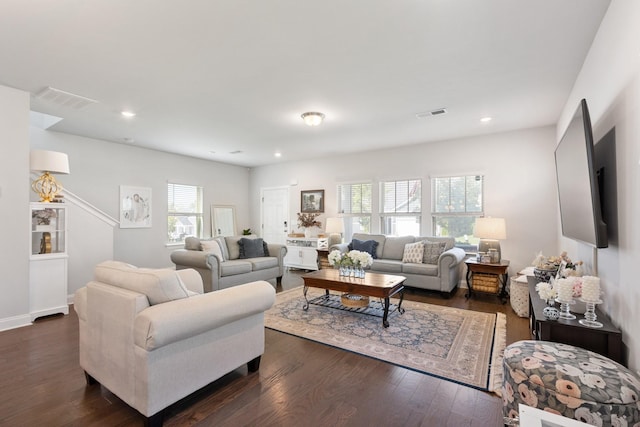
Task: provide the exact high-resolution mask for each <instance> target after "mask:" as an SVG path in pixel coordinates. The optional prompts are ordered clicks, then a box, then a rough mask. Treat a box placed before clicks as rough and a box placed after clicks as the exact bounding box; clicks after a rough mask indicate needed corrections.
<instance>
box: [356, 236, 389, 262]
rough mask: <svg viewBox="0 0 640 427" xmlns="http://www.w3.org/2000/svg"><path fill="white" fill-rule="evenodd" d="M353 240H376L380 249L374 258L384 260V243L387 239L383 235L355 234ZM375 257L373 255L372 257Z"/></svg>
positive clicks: (377, 249)
mask: <svg viewBox="0 0 640 427" xmlns="http://www.w3.org/2000/svg"><path fill="white" fill-rule="evenodd" d="M351 239H352V240H353V239H358V240H362V241H365V240H375V241H376V242H378V247H377V248H376V256H375V257H374V258H382V251H383V250H384V242H385V241H386V240H387V238H386V237H385V236H384V235H382V234H367V233H353V236H352V237H351ZM371 256H372V257H373V255H371Z"/></svg>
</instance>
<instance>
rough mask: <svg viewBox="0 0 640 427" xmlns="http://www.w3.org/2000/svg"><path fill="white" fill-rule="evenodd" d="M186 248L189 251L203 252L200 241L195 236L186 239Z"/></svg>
mask: <svg viewBox="0 0 640 427" xmlns="http://www.w3.org/2000/svg"><path fill="white" fill-rule="evenodd" d="M184 248H185V249H187V250H189V251H201V250H202V247H201V246H200V239H198V238H197V237H194V236H189V237H187V238H185V239H184Z"/></svg>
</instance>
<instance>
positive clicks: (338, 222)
mask: <svg viewBox="0 0 640 427" xmlns="http://www.w3.org/2000/svg"><path fill="white" fill-rule="evenodd" d="M325 232H326V233H327V234H333V233H343V232H344V222H343V221H342V218H327V228H326V230H325Z"/></svg>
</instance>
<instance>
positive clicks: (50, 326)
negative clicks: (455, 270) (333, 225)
mask: <svg viewBox="0 0 640 427" xmlns="http://www.w3.org/2000/svg"><path fill="white" fill-rule="evenodd" d="M299 275H300V272H296V271H291V272H288V273H287V274H286V275H285V278H284V280H283V285H282V287H283V288H284V289H290V288H293V287H296V286H300V285H301V284H302V281H301V279H300V277H299ZM279 290H281V289H279ZM464 293H465V289H458V291H457V292H456V294H455V295H454V296H453V297H452V298H450V299H444V298H442V297H441V296H440V295H439V294H437V293H430V292H425V291H408V292H406V294H405V298H406V299H408V300H413V301H422V302H428V303H431V304H439V305H448V306H453V307H458V308H466V309H470V310H476V311H487V312H496V311H500V312H504V313H505V314H506V315H507V342H508V343H510V342H514V341H518V340H521V339H528V338H529V333H528V326H529V325H528V320H527V319H522V318H519V317H517V316H516V315H515V314H514V313H513V310H511V307H510V306H509V304H508V303H507V304H505V305H502V304H500V302H499V300H498V298H497V297H493V296H490V295H478V296H474V299H472V300H470V301H467V300H466V299H465V298H464ZM265 344H266V349H265V354H264V356H263V357H262V363H261V366H260V370H259V371H258V372H257V373H254V374H248V372H247V368H246V366H245V367H242V368H239V369H237V370H235V371H233V372H231V373H229V374H228V375H226V376H224V377H223V378H221V379H219V380H218V381H216V382H214V383H212V384H210V385H209V386H207V387H205V388H204V389H202V390H199V391H198V392H196V393H194V394H193V395H191V396H189V397H187V398H185V399H184V400H183V401H181V402H178V403H177V404H175V405H173V406H171V407H170V408H169V409H168V410H167V412H166V414H165V423H164V424H165V425H166V426H212V425H215V426H300V425H307V426H371V425H377V426H383V425H384V426H456V427H460V426H482V427H487V426H500V425H502V413H501V407H502V406H501V405H502V403H501V401H500V398H498V397H497V396H495V395H493V394H491V393H486V392H482V391H479V390H475V389H472V388H469V387H465V386H461V385H457V384H454V383H452V382H449V381H445V380H440V379H437V378H434V377H431V376H428V375H425V374H421V373H417V372H414V371H411V370H408V369H404V368H399V367H396V366H393V365H390V364H387V363H384V362H380V361H377V360H373V359H369V358H367V357H363V356H359V355H357V354H354V353H349V352H346V351H343V350H339V349H335V348H332V347H328V346H325V345H322V344H317V343H314V342H311V341H307V340H304V339H301V338H297V337H293V336H290V335H287V334H283V333H280V332H276V331H272V330H269V329H267V330H266V343H265ZM142 424H143V418H142V416H141V415H140V414H139V413H138V412H137V411H135V410H133V409H131V408H130V407H129V406H127V405H126V404H125V403H124V402H122V401H121V400H120V399H118V397H116V396H115V395H114V394H112V393H111V392H109V391H108V390H106V389H105V388H103V387H99V386H93V387H88V386H86V383H85V379H84V375H83V372H82V370H81V369H80V366H79V362H78V319H77V316H76V315H75V312H74V311H73V309H71V310H70V314H69V315H67V316H62V315H59V316H52V317H48V318H42V319H39V320H37V321H36V322H35V324H34V325H33V326H28V327H23V328H19V329H13V330H9V331H4V332H0V426H140V425H142Z"/></svg>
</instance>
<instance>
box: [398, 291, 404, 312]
mask: <svg viewBox="0 0 640 427" xmlns="http://www.w3.org/2000/svg"><path fill="white" fill-rule="evenodd" d="M402 301H404V290H402V291H400V302H398V313H400V314H402V313H404V308H402Z"/></svg>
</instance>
